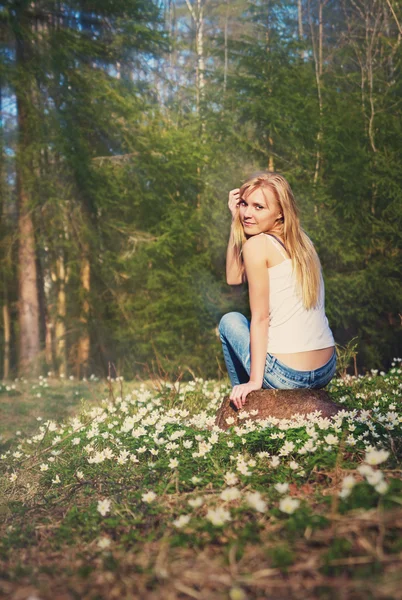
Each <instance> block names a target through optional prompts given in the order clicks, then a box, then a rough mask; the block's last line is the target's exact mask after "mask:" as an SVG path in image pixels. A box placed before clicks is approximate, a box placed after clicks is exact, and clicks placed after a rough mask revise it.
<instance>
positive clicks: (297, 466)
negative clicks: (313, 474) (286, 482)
mask: <svg viewBox="0 0 402 600" xmlns="http://www.w3.org/2000/svg"><path fill="white" fill-rule="evenodd" d="M289 467H290V468H291V469H292V470H293V471H296V469H298V468H299V467H300V465H299V463H297V462H296V461H295V460H291V461H290V463H289Z"/></svg>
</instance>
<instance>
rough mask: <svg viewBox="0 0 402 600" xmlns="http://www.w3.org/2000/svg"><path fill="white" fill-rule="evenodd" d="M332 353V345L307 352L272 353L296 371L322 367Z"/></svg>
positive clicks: (313, 369)
mask: <svg viewBox="0 0 402 600" xmlns="http://www.w3.org/2000/svg"><path fill="white" fill-rule="evenodd" d="M333 353H334V346H330V347H329V348H321V349H320V350H308V351H307V352H292V353H291V354H272V356H275V357H276V358H277V359H278V360H280V361H281V362H283V363H284V364H285V365H286V366H288V367H290V368H291V369H296V371H315V369H319V368H320V367H323V366H324V365H325V363H327V362H328V361H329V359H330V358H331V356H332V355H333Z"/></svg>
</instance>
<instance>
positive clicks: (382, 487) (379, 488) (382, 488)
mask: <svg viewBox="0 0 402 600" xmlns="http://www.w3.org/2000/svg"><path fill="white" fill-rule="evenodd" d="M374 489H375V490H376V492H378V493H379V494H385V492H386V491H387V490H388V483H387V482H386V481H384V479H383V480H382V481H380V483H378V484H377V485H376V486H375V487H374Z"/></svg>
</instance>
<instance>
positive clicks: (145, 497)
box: [142, 492, 156, 504]
mask: <svg viewBox="0 0 402 600" xmlns="http://www.w3.org/2000/svg"><path fill="white" fill-rule="evenodd" d="M155 498H156V494H155V492H146V493H145V494H142V501H143V502H147V503H148V504H149V503H150V502H153V501H154V500H155Z"/></svg>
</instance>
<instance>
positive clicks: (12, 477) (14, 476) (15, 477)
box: [10, 473, 17, 483]
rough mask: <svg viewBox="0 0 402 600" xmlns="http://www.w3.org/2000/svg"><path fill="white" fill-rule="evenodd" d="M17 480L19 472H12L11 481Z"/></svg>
mask: <svg viewBox="0 0 402 600" xmlns="http://www.w3.org/2000/svg"><path fill="white" fill-rule="evenodd" d="M16 480H17V473H11V475H10V481H11V482H12V483H13V482H14V481H16Z"/></svg>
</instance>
